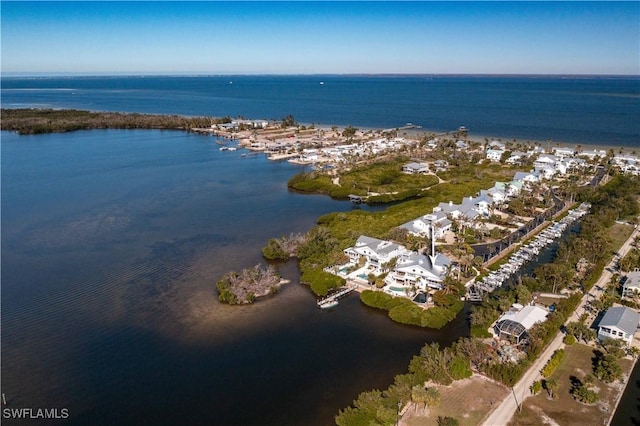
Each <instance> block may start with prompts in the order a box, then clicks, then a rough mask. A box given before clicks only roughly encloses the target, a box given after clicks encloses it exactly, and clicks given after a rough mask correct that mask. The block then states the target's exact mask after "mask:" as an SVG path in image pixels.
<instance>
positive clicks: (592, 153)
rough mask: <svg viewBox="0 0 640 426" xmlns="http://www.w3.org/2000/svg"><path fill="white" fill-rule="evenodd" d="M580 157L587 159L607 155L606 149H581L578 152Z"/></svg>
mask: <svg viewBox="0 0 640 426" xmlns="http://www.w3.org/2000/svg"><path fill="white" fill-rule="evenodd" d="M579 156H580V157H587V158H588V159H589V160H593V159H594V158H596V157H598V158H604V157H606V156H607V151H605V150H602V149H599V150H598V149H592V150H589V151H582V152H581V153H580V154H579Z"/></svg>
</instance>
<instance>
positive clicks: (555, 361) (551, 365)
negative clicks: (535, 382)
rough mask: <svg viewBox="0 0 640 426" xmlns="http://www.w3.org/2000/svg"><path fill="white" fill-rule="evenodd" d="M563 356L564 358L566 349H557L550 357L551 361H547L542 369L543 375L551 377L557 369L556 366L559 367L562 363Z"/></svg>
mask: <svg viewBox="0 0 640 426" xmlns="http://www.w3.org/2000/svg"><path fill="white" fill-rule="evenodd" d="M562 358H564V349H558V350H556V351H555V352H554V353H553V355H551V358H549V361H547V364H546V365H545V366H544V367H543V368H542V370H541V371H540V374H542V377H544V378H545V379H546V378H548V377H550V376H551V375H552V374H553V372H554V371H556V368H558V366H559V365H560V362H561V361H562Z"/></svg>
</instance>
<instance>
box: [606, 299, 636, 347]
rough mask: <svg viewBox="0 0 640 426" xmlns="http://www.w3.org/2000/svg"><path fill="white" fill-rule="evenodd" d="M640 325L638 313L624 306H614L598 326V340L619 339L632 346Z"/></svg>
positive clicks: (608, 310)
mask: <svg viewBox="0 0 640 426" xmlns="http://www.w3.org/2000/svg"><path fill="white" fill-rule="evenodd" d="M639 324H640V314H638V313H637V312H636V311H634V310H633V309H631V308H627V307H624V306H614V307H612V308H609V309H607V312H605V314H604V316H603V317H602V319H601V320H600V323H599V324H598V340H604V339H606V338H610V339H618V340H624V341H625V342H626V343H627V345H630V344H631V342H632V341H633V335H634V334H635V333H636V331H637V330H638V325H639Z"/></svg>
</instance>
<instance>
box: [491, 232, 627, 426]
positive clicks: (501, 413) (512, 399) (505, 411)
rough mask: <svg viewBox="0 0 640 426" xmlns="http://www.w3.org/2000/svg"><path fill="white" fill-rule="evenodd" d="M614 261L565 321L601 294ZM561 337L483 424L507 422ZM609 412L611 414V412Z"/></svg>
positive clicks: (495, 425) (622, 250)
mask: <svg viewBox="0 0 640 426" xmlns="http://www.w3.org/2000/svg"><path fill="white" fill-rule="evenodd" d="M638 235H640V230H639V229H638V228H637V227H636V228H635V229H634V230H633V232H632V233H631V235H630V236H629V238H628V239H627V241H625V243H624V244H623V245H622V247H621V248H620V250H618V253H620V256H621V257H624V255H625V254H626V253H627V252H628V251H629V250H630V249H631V245H632V243H633V239H634V238H635V237H636V236H638ZM614 263H615V262H614V259H612V260H611V261H610V262H609V264H608V265H607V266H606V267H605V269H604V270H603V272H602V275H601V276H600V278H599V279H598V281H597V282H596V284H595V285H594V286H593V288H592V289H591V291H589V293H587V294H585V295H584V297H583V298H582V300H581V301H580V304H579V305H578V308H577V309H576V310H575V311H574V312H573V314H572V315H571V316H570V317H569V319H568V320H567V322H572V321H577V320H578V318H579V316H580V314H581V313H582V312H584V307H585V305H586V304H587V302H588V301H589V300H590V298H594V299H597V298H599V297H600V295H601V294H602V291H603V290H604V289H605V288H606V286H607V284H608V283H609V280H610V279H611V276H612V275H613V273H612V272H610V271H611V270H612V269H611V267H612V266H613V265H614ZM563 337H564V336H563V334H562V333H561V332H558V334H557V335H556V337H555V338H554V339H553V341H552V342H551V343H550V344H549V346H547V348H546V349H545V350H544V352H543V353H542V354H541V355H540V356H539V357H538V359H537V360H536V361H535V362H534V363H533V364H532V365H531V367H529V369H528V370H527V372H526V373H525V374H524V375H523V376H522V378H521V379H520V381H518V383H516V385H515V386H514V387H513V390H512V392H511V394H510V395H508V396H507V397H506V398H505V399H504V400H503V401H502V403H501V404H500V405H498V406H497V407H496V409H495V410H493V411H492V412H491V413H489V416H488V417H487V418H486V420H485V421H484V422H483V425H485V426H502V425H506V424H507V423H509V421H510V420H511V418H512V417H513V415H514V413H515V412H516V410H517V409H518V406H519V405H520V404H522V401H523V400H524V399H525V398H527V397H528V396H530V395H531V391H530V390H529V387H530V386H531V384H532V383H533V382H534V381H536V380H540V379H541V378H542V376H541V375H540V370H541V369H542V367H544V365H545V364H546V363H547V361H548V360H549V358H551V355H552V354H553V352H554V351H555V350H556V349H559V348H561V347H564V343H563V342H562V339H563ZM611 414H612V415H613V413H611Z"/></svg>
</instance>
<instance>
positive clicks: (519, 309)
mask: <svg viewBox="0 0 640 426" xmlns="http://www.w3.org/2000/svg"><path fill="white" fill-rule="evenodd" d="M547 314H548V312H547V311H546V310H545V309H542V308H540V307H538V306H534V305H527V306H522V305H520V304H517V303H514V304H513V306H512V308H511V309H510V310H508V311H507V312H505V313H504V314H502V316H501V317H500V318H498V321H496V323H495V325H494V331H495V333H496V334H497V335H498V337H499V338H501V339H506V340H512V341H514V342H516V343H520V342H522V341H523V340H524V339H526V338H527V337H528V335H527V332H528V331H529V330H531V327H533V326H534V325H535V324H537V323H539V322H544V321H545V320H546V319H547Z"/></svg>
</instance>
